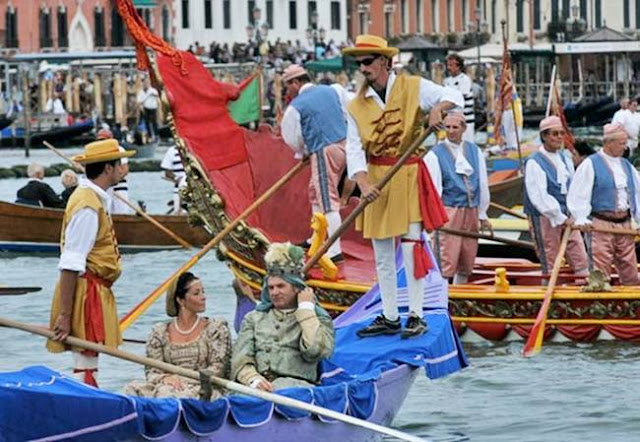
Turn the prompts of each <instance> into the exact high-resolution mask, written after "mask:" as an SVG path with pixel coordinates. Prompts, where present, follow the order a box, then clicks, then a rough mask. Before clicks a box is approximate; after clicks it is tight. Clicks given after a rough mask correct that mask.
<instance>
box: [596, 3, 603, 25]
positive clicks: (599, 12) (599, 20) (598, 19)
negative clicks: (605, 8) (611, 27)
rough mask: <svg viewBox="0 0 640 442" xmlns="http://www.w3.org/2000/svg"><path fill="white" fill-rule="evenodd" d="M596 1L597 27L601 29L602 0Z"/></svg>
mask: <svg viewBox="0 0 640 442" xmlns="http://www.w3.org/2000/svg"><path fill="white" fill-rule="evenodd" d="M594 3H595V5H594V9H595V11H594V12H595V20H596V29H600V28H601V27H602V4H601V1H600V0H595V2H594Z"/></svg>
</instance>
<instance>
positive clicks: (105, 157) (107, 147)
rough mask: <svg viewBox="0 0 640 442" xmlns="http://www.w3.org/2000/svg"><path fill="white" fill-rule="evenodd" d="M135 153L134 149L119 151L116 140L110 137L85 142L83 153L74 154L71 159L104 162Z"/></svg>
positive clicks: (86, 162) (91, 162)
mask: <svg viewBox="0 0 640 442" xmlns="http://www.w3.org/2000/svg"><path fill="white" fill-rule="evenodd" d="M135 153H136V151H135V150H127V151H124V152H122V151H120V149H118V141H116V140H114V139H113V138H111V139H108V140H99V141H94V142H93V143H89V144H87V145H86V146H84V153H81V154H79V155H76V156H74V157H73V158H72V160H73V161H76V162H78V163H80V164H93V163H104V162H106V161H113V160H119V159H120V158H127V157H131V156H133V155H135Z"/></svg>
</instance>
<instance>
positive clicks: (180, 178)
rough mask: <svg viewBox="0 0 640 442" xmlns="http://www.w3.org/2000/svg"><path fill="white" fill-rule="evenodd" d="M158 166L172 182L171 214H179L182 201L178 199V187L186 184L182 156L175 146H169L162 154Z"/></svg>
mask: <svg viewBox="0 0 640 442" xmlns="http://www.w3.org/2000/svg"><path fill="white" fill-rule="evenodd" d="M160 167H161V168H162V169H164V175H165V177H166V178H167V179H169V180H172V181H173V182H174V187H173V211H172V212H171V213H172V214H173V215H179V214H181V213H182V212H183V210H182V201H181V200H180V189H181V188H182V187H184V186H186V184H187V181H186V173H185V171H184V166H183V165H182V158H181V157H180V152H178V148H177V147H176V146H171V147H170V148H169V149H167V152H166V153H165V154H164V158H163V159H162V163H161V164H160Z"/></svg>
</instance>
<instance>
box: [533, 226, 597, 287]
mask: <svg viewBox="0 0 640 442" xmlns="http://www.w3.org/2000/svg"><path fill="white" fill-rule="evenodd" d="M531 225H532V226H533V229H534V232H533V233H534V237H535V239H536V248H537V253H538V258H539V259H540V264H541V266H542V272H543V273H544V274H545V275H548V274H549V273H551V270H552V269H553V264H554V263H555V262H556V257H557V256H558V249H560V243H561V242H562V233H563V232H564V226H557V227H552V226H551V222H550V221H549V220H548V219H547V218H545V217H544V216H540V217H537V218H536V219H533V218H532V219H531ZM564 256H565V259H566V260H567V262H568V263H569V267H571V270H573V273H575V274H579V275H585V276H586V275H587V272H588V269H589V259H588V257H587V250H586V248H585V245H584V241H583V239H582V235H581V234H580V231H578V230H573V231H572V232H571V235H570V236H569V242H568V243H567V251H566V253H565V255H564Z"/></svg>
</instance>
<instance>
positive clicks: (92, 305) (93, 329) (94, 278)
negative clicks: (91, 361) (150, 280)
mask: <svg viewBox="0 0 640 442" xmlns="http://www.w3.org/2000/svg"><path fill="white" fill-rule="evenodd" d="M81 277H82V278H84V279H86V280H87V297H86V300H85V302H84V336H85V339H86V340H87V341H91V342H98V343H103V342H104V339H105V334H104V318H103V315H102V301H101V300H100V286H103V287H107V288H111V285H112V284H113V282H111V281H108V280H106V279H104V278H101V277H100V276H98V275H95V274H93V273H91V272H90V271H87V272H85V274H84V275H82V276H81ZM82 353H84V354H86V355H87V356H97V355H98V354H97V353H96V352H94V351H91V350H84V351H83V352H82Z"/></svg>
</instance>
